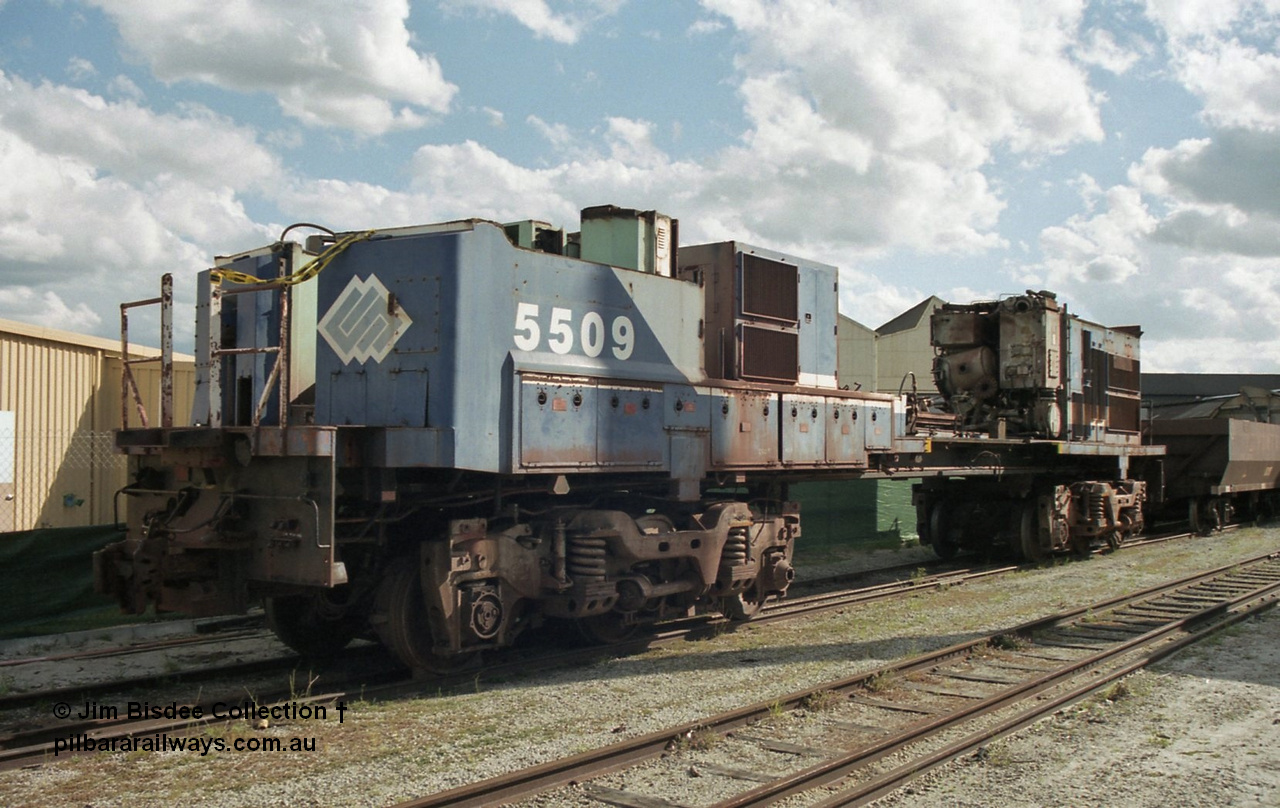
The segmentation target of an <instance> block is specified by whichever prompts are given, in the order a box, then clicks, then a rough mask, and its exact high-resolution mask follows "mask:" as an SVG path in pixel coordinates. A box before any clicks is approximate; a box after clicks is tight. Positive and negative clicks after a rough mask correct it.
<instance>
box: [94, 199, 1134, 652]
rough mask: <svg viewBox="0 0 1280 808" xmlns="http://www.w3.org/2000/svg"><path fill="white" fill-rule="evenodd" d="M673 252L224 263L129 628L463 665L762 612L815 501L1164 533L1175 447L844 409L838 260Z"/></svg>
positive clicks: (275, 251) (1050, 543) (466, 242)
mask: <svg viewBox="0 0 1280 808" xmlns="http://www.w3.org/2000/svg"><path fill="white" fill-rule="evenodd" d="M677 228H678V225H677V222H676V221H675V220H674V219H671V218H670V217H666V216H663V215H661V214H658V213H655V212H653V211H643V212H641V211H634V210H627V209H620V208H614V207H612V206H602V207H598V208H589V209H587V210H585V211H583V217H582V229H581V231H580V232H579V233H571V234H566V233H565V232H564V231H561V230H557V229H555V228H552V227H551V226H550V225H547V224H545V223H543V222H536V221H525V222H516V223H512V224H508V225H498V224H495V223H492V222H487V221H482V220H466V221H460V222H449V223H444V224H438V225H427V226H422V227H414V228H401V229H393V230H379V231H368V232H364V233H348V234H333V233H328V234H327V235H324V236H318V237H313V238H310V239H307V241H306V242H305V244H299V243H296V242H292V241H285V240H284V238H283V236H282V239H281V241H279V242H277V243H275V244H272V245H269V246H267V247H264V248H262V249H259V250H254V251H251V252H248V253H243V254H240V255H236V256H232V257H228V258H222V259H218V262H217V266H216V267H215V268H214V269H212V270H209V271H206V272H204V273H202V274H201V275H200V279H199V288H198V298H199V303H198V312H197V349H196V354H197V395H196V405H195V411H194V413H193V419H192V422H193V423H194V424H195V425H194V426H190V427H170V426H162V427H160V428H141V429H127V430H122V431H121V432H120V433H118V438H117V445H118V447H119V448H120V449H121V450H122V451H124V452H126V453H128V454H129V455H130V458H131V461H132V464H131V465H132V482H131V483H130V485H129V486H127V487H126V488H125V489H124V490H123V491H122V494H123V495H124V496H125V498H126V499H127V503H128V509H127V512H128V520H127V522H128V535H127V537H126V538H125V539H124V540H123V541H121V542H118V543H116V544H114V545H111V546H109V547H107V548H106V549H104V550H103V551H101V552H99V553H98V554H97V555H95V578H96V584H97V587H98V589H99V590H100V591H103V592H106V593H111V594H114V595H115V596H116V597H117V598H118V599H119V601H120V603H121V605H122V606H123V607H124V608H125V609H126V610H128V611H132V612H138V611H142V610H144V609H146V608H148V607H149V606H150V605H154V606H155V607H156V608H157V609H159V610H175V611H182V612H186V613H188V614H193V615H198V614H214V613H227V612H234V611H241V610H244V609H246V608H248V607H249V606H250V605H252V604H254V603H256V602H257V601H258V600H259V599H265V604H266V609H267V614H268V618H269V621H270V622H271V624H272V626H273V628H274V629H275V631H276V632H277V634H278V635H279V636H280V637H281V638H282V639H283V640H284V641H285V642H286V643H288V644H289V645H291V646H293V647H294V648H296V649H297V650H299V651H303V652H305V653H324V652H327V651H332V650H334V649H336V648H340V647H342V646H343V645H345V644H346V643H347V642H348V641H349V640H350V639H351V638H353V637H355V636H357V635H362V636H371V637H375V638H377V639H379V640H380V641H382V642H383V643H384V644H385V645H387V646H388V647H389V648H390V649H392V650H393V651H394V652H395V653H396V654H397V655H398V656H399V657H400V658H401V659H403V660H404V661H405V662H406V663H407V664H409V665H412V666H415V667H422V668H436V669H439V668H447V667H451V666H454V665H456V664H458V663H459V662H460V661H462V660H466V659H469V658H471V656H472V655H473V654H474V653H475V652H477V651H481V650H484V649H487V648H496V647H501V646H504V645H507V644H510V643H511V642H512V641H513V640H514V639H515V637H516V636H517V635H518V634H520V633H521V632H522V631H524V630H525V629H526V628H529V627H531V626H535V625H537V624H539V623H541V622H543V621H545V620H547V619H565V620H570V621H573V622H574V623H576V624H577V625H579V626H580V627H581V628H582V629H583V630H584V631H585V632H586V633H587V634H588V635H589V636H592V637H596V638H600V639H615V638H619V637H621V636H624V635H626V634H627V633H628V632H629V631H630V630H631V629H633V628H634V627H636V626H638V625H642V624H645V623H650V622H654V621H657V620H662V619H665V618H669V617H673V616H677V615H683V614H687V613H689V612H690V610H693V609H699V608H709V609H716V610H719V611H721V612H723V613H724V614H726V615H728V616H729V617H731V618H734V619H747V618H750V617H751V616H752V615H753V614H755V613H756V611H758V610H759V609H760V607H761V606H762V605H763V604H764V603H766V602H767V601H768V600H770V599H774V598H780V597H782V596H784V595H785V593H786V591H787V587H788V586H789V584H790V582H791V580H792V577H793V572H792V568H791V563H790V561H791V555H792V548H793V546H794V542H795V540H796V539H797V538H799V536H800V516H799V513H798V508H797V507H796V505H795V504H794V503H792V502H789V501H788V497H787V487H788V485H789V484H790V483H793V482H798V481H804V480H814V479H833V478H834V479H858V478H890V477H899V478H901V477H915V478H925V482H924V483H922V484H921V487H920V490H919V491H918V492H917V503H918V508H919V512H920V514H921V519H920V521H921V523H922V530H921V535H922V538H924V540H926V541H931V542H932V543H933V544H934V546H935V547H936V548H938V551H939V552H940V553H942V554H944V555H945V554H947V553H949V552H951V551H953V550H954V549H956V548H960V547H973V546H979V545H991V544H1003V545H1006V546H1008V547H1011V548H1012V549H1013V550H1014V551H1015V552H1018V553H1021V554H1024V555H1028V556H1032V557H1038V556H1039V555H1042V554H1044V553H1048V552H1053V551H1056V550H1061V549H1064V548H1070V547H1077V548H1078V547H1080V546H1084V545H1089V544H1091V543H1096V542H1100V541H1111V542H1118V541H1120V540H1121V539H1123V538H1124V536H1125V535H1128V534H1129V533H1131V532H1133V531H1134V530H1136V529H1138V527H1140V522H1141V520H1140V518H1138V517H1136V516H1135V513H1137V512H1138V511H1139V509H1140V505H1141V499H1142V496H1143V486H1142V483H1141V482H1139V481H1135V480H1131V479H1129V473H1128V472H1129V460H1130V458H1131V457H1144V456H1148V455H1154V454H1158V452H1159V450H1158V449H1154V448H1152V447H1142V446H1140V445H1139V441H1138V439H1137V435H1136V433H1131V432H1129V431H1128V430H1127V429H1122V428H1117V426H1119V425H1117V424H1110V423H1107V422H1106V419H1105V418H1103V419H1102V420H1100V421H1099V420H1097V419H1095V420H1094V421H1091V422H1090V426H1089V428H1088V429H1086V430H1083V431H1078V432H1077V431H1065V430H1064V431H1062V432H1060V433H1059V432H1058V430H1054V432H1055V434H1052V435H1046V434H1039V433H1037V432H1036V431H1035V430H1034V429H1031V430H1030V431H1028V425H1029V424H1030V425H1034V424H1036V423H1048V422H1047V421H1046V420H1045V416H1043V415H1038V416H1035V417H1038V418H1039V419H1040V420H1039V421H1035V419H1034V417H1033V418H1032V419H1031V420H1027V418H1028V416H1026V415H1025V414H1024V415H1022V416H1020V417H1021V418H1022V419H1023V420H1020V421H1017V420H1015V419H1013V418H1011V417H1010V414H1009V413H1008V412H1006V411H1005V410H1007V409H1008V407H1005V409H1004V410H1002V409H1000V408H997V409H996V410H994V420H992V421H991V423H990V424H979V423H977V422H975V421H974V420H973V419H972V418H968V417H967V414H968V413H971V412H973V411H974V408H968V409H966V408H965V406H961V403H962V401H963V399H962V397H961V395H960V392H961V391H960V390H959V388H958V387H957V388H954V389H952V390H951V394H950V397H949V399H948V400H944V401H942V402H928V401H926V400H923V399H921V398H920V397H918V396H916V395H914V394H905V395H897V396H894V395H884V394H876V393H862V392H857V391H849V390H847V389H841V388H840V387H839V386H838V379H837V371H836V368H837V362H836V323H837V313H836V308H837V273H836V270H835V268H834V267H830V266H826V265H822V264H817V263H814V262H812V261H807V260H803V259H799V258H796V257H794V256H789V255H785V254H781V253H777V252H772V251H769V250H764V249H760V248H755V247H751V246H749V245H745V244H741V243H738V242H723V243H719V244H711V245H699V246H692V247H689V246H686V247H682V248H679V249H677V243H676V241H677V238H676V234H677V232H678V229H677ZM286 232H287V231H286ZM326 232H327V231H326ZM1044 299H1047V298H1044V297H1043V296H1042V297H1039V298H1032V297H1028V298H1027V300H1028V301H1042V300H1044ZM1001 305H1003V304H1001ZM1014 305H1018V304H1016V303H1015V304H1014ZM991 316H992V315H991V313H990V312H986V313H985V314H980V315H979V316H978V319H977V320H975V323H974V324H973V330H974V333H975V334H979V335H980V336H982V340H985V341H980V343H975V346H980V345H987V344H988V343H989V336H990V333H991V330H990V329H991V326H990V323H986V324H983V323H980V322H978V320H982V318H983V317H987V318H990V317H991ZM1064 316H1065V313H1064ZM1076 322H1077V321H1075V320H1074V319H1073V318H1071V319H1070V323H1076ZM1064 327H1066V328H1068V329H1069V328H1070V327H1074V326H1071V325H1068V326H1064ZM1002 328H1003V326H1000V327H999V328H996V332H997V333H996V338H997V341H998V340H999V339H1000V337H1001V335H1002V334H1003V332H1002V330H1001V329H1002ZM1046 333H1047V332H1046ZM1064 333H1065V332H1064ZM1106 333H1107V334H1111V333H1113V332H1106ZM935 336H936V335H935ZM1131 337H1132V339H1131V343H1126V345H1127V346H1128V347H1129V348H1131V351H1132V357H1133V358H1134V359H1135V360H1136V350H1137V335H1136V334H1132V335H1131ZM975 346H969V347H970V348H971V347H975ZM940 350H942V351H943V353H944V354H946V353H947V351H948V350H949V349H948V348H947V347H946V346H943V347H942V348H940ZM1127 350H1128V348H1127ZM1064 353H1067V352H1064ZM1075 361H1076V360H1074V359H1073V360H1069V362H1068V363H1067V364H1065V365H1063V366H1062V372H1063V373H1066V374H1070V373H1072V372H1074V371H1075V367H1076V365H1075V364H1074V362H1075ZM1001 373H1004V371H1001ZM948 378H950V377H948ZM1001 381H1002V383H1004V382H1005V381H1006V380H1004V379H1002V380H1001ZM1087 386H1088V385H1085V387H1087ZM944 389H946V388H944ZM1082 389H1083V388H1082ZM1046 390H1047V388H1045V389H1040V388H1037V389H1036V392H1035V393H1034V395H1033V396H1032V398H1034V399H1035V400H1036V401H1038V400H1039V396H1041V395H1042V394H1045V393H1046ZM1069 394H1070V391H1068V395H1069ZM1024 397H1025V396H1024ZM1016 398H1017V396H1014V399H1016ZM1014 399H1010V401H1014ZM1019 400H1020V399H1019ZM939 404H940V405H941V406H939ZM1002 406H1003V405H1002ZM1011 406H1013V408H1014V410H1017V411H1019V412H1021V411H1022V409H1025V408H1024V407H1022V406H1021V405H1016V402H1015V405H1011ZM1104 407H1105V402H1104ZM1029 411H1030V412H1036V408H1035V405H1034V404H1033V405H1032V406H1031V408H1030V410H1029ZM984 412H986V410H984ZM1072 423H1074V422H1072ZM1010 424H1013V426H1014V428H1012V429H1010V428H1009V427H1010ZM975 493H979V494H981V496H982V497H983V498H985V500H986V502H987V504H986V505H984V506H982V507H976V508H975V507H972V506H973V505H974V502H973V500H974V494H975Z"/></svg>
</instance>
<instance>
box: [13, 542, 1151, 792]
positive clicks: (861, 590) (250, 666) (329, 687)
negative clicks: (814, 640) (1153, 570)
mask: <svg viewBox="0 0 1280 808" xmlns="http://www.w3.org/2000/svg"><path fill="white" fill-rule="evenodd" d="M1175 537H1176V536H1175ZM1168 538H1170V536H1164V537H1156V538H1154V539H1152V541H1163V540H1167V539H1168ZM1029 566H1034V565H987V566H978V567H959V568H957V567H954V565H953V564H950V563H948V562H932V563H910V564H903V565H897V566H894V567H888V568H879V569H875V570H867V571H862V572H858V573H844V574H839V575H834V576H829V577H826V578H822V579H814V580H812V581H810V582H809V587H808V588H815V587H821V586H824V585H831V584H835V583H840V582H844V581H849V580H865V579H867V578H868V577H883V576H886V575H889V576H895V575H896V576H901V577H897V578H895V579H894V580H890V581H887V582H883V583H877V584H872V585H868V586H863V587H857V588H854V589H847V590H839V591H833V592H820V593H816V594H813V595H808V596H805V597H801V598H794V599H789V600H786V601H782V602H778V603H771V604H768V605H767V606H766V607H765V608H764V609H763V610H762V612H761V613H760V614H759V615H757V616H756V617H755V618H754V619H753V620H751V621H749V622H746V623H733V622H731V621H729V620H726V619H724V618H721V617H713V616H698V617H692V618H687V619H685V620H682V621H677V622H674V623H668V624H664V625H662V626H660V627H658V628H657V629H656V630H654V631H651V632H647V633H645V634H643V635H642V636H639V637H636V638H634V639H631V640H627V641H623V642H618V643H613V644H610V645H608V646H591V647H586V648H573V649H568V650H564V649H556V650H551V651H547V650H545V649H544V648H539V649H537V650H534V651H532V652H530V651H529V650H527V649H520V648H513V649H508V650H506V651H504V652H503V654H502V655H501V657H499V658H498V659H496V660H494V661H492V662H491V663H490V664H486V665H485V666H484V667H483V668H479V669H468V670H465V671H462V672H459V673H457V674H454V675H438V676H429V677H421V678H413V679H409V678H406V677H405V676H404V674H403V669H402V668H400V666H399V665H398V663H395V662H391V661H386V660H383V663H382V664H379V660H380V659H382V655H381V654H380V652H379V649H378V648H377V647H376V646H363V647H359V648H353V649H349V653H348V654H347V655H345V656H344V657H343V659H342V660H341V662H342V663H346V662H348V661H351V660H355V661H354V662H353V663H352V664H353V665H354V666H355V667H356V670H355V671H354V672H351V671H345V672H344V671H343V670H342V665H339V666H336V667H335V666H331V667H329V668H327V669H325V668H321V669H320V670H321V671H322V674H321V677H320V680H319V681H320V683H321V685H322V687H323V688H324V692H323V693H320V694H319V695H314V696H313V695H311V688H310V684H311V682H310V681H308V680H309V679H310V678H311V677H312V676H313V675H314V672H315V671H316V670H317V669H316V668H314V667H311V668H308V669H307V671H306V672H300V670H301V669H300V668H299V661H300V660H299V658H298V657H296V656H287V657H282V658H275V659H267V660H256V661H251V662H246V663H234V664H226V665H220V666H213V667H204V668H201V669H199V670H191V671H174V672H167V673H165V674H162V675H159V676H154V677H150V676H149V677H138V678H134V679H129V680H115V681H111V682H103V683H97V684H93V685H87V686H73V687H67V688H59V689H57V690H45V691H40V692H34V693H25V694H23V693H20V694H9V695H6V696H3V697H0V710H9V709H15V708H18V707H30V706H33V705H46V706H47V705H49V704H54V703H67V704H71V703H75V704H79V703H81V702H85V701H100V700H103V699H104V698H105V697H107V696H109V695H110V694H118V693H121V692H135V693H136V692H149V691H151V690H154V689H155V688H156V687H158V686H159V685H160V684H163V685H165V686H172V685H173V684H175V683H177V682H201V683H212V682H215V681H220V682H223V683H230V685H224V686H222V687H213V686H210V687H209V691H210V692H211V693H214V692H217V693H220V694H221V695H210V696H209V697H208V698H204V699H202V700H201V701H199V702H192V703H184V704H181V705H179V706H186V707H189V708H195V707H199V708H200V709H201V712H202V714H203V716H206V717H208V716H211V715H212V714H213V712H214V711H213V705H215V704H216V703H218V702H219V701H223V702H225V701H226V700H227V699H228V698H234V692H239V693H241V694H242V693H243V692H244V688H243V687H242V686H241V685H240V683H239V682H238V681H237V677H246V676H258V677H261V676H267V675H271V674H281V675H286V676H289V677H290V678H291V680H296V677H298V676H302V679H303V680H304V683H305V684H306V685H307V686H306V687H305V692H306V696H305V699H304V701H302V702H299V700H298V697H297V696H296V695H295V692H294V691H295V690H296V689H297V683H296V681H290V683H289V686H288V687H286V688H270V689H267V690H264V691H262V692H261V693H260V696H261V698H260V701H261V703H262V704H266V705H289V704H297V703H306V704H329V703H336V702H338V701H340V700H342V699H343V698H349V697H352V696H353V695H356V694H357V693H356V692H358V695H359V696H361V697H364V698H369V697H375V696H376V697H378V698H401V697H407V696H412V695H417V694H420V693H423V692H430V691H439V690H442V689H444V690H447V689H451V688H456V687H459V686H475V685H476V683H477V682H478V681H479V680H480V678H481V677H482V676H488V677H493V678H499V677H509V676H513V675H521V674H527V673H529V672H531V671H539V670H548V669H555V668H562V667H566V666H574V665H581V664H587V663H590V662H593V661H595V660H598V659H599V658H600V657H601V656H602V655H610V656H627V655H631V654H637V653H642V652H644V651H647V650H650V649H652V648H655V647H659V646H662V645H672V644H676V643H680V642H684V641H687V640H689V639H693V638H698V637H700V636H709V635H714V634H719V633H723V632H725V631H732V630H735V629H736V628H737V627H739V626H759V625H765V624H770V623H777V622H785V621H789V620H796V619H801V618H804V617H808V616H813V615H817V614H821V613H823V612H828V611H833V610H839V609H843V608H848V607H850V606H856V605H859V604H864V603H869V602H872V601H876V600H884V599H889V598H895V597H904V596H909V595H911V594H916V593H919V592H922V591H927V590H930V589H937V588H941V587H950V586H956V585H962V584H963V583H965V582H967V581H972V580H977V579H981V578H986V577H991V576H997V575H1002V574H1007V573H1010V572H1014V571H1017V570H1020V569H1026V568H1028V567H1029ZM948 567H950V568H948ZM930 568H935V569H937V568H941V569H942V571H940V572H934V573H928V572H927V570H928V569H930ZM126 650H132V649H126ZM335 674H336V675H335ZM201 687H202V691H203V690H204V688H205V685H204V684H202V686H201ZM233 691H234V692H233ZM207 722H208V719H207V718H206V719H205V720H203V721H193V720H190V719H181V718H174V719H165V720H143V721H139V720H136V719H132V718H129V717H128V716H127V715H122V716H118V717H107V718H90V719H86V720H84V721H81V722H78V723H72V724H68V723H66V722H65V721H64V722H61V723H58V724H56V725H44V726H37V727H34V728H24V729H21V730H18V731H13V732H10V733H9V734H7V735H0V769H10V768H14V767H19V766H25V765H31V764H32V763H33V762H39V761H42V760H45V759H46V758H47V756H48V755H49V753H50V752H52V751H53V745H54V742H55V740H56V739H57V738H59V737H65V736H66V735H67V734H68V733H83V734H85V735H86V736H87V737H92V738H95V739H110V738H124V737H133V736H138V735H145V734H154V733H161V732H168V733H181V732H184V731H187V730H189V729H190V728H191V727H192V726H193V725H196V724H203V723H207Z"/></svg>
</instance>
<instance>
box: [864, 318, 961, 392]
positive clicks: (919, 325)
mask: <svg viewBox="0 0 1280 808" xmlns="http://www.w3.org/2000/svg"><path fill="white" fill-rule="evenodd" d="M945 302H946V301H944V300H943V299H942V298H940V297H928V298H925V299H924V300H922V301H920V302H919V303H917V304H916V305H914V306H912V307H911V308H909V309H907V310H906V311H905V312H903V313H902V314H899V315H898V316H897V317H894V318H893V319H892V320H890V321H889V322H887V323H885V324H884V325H882V326H880V327H879V328H877V329H876V391H877V392H880V393H897V392H898V390H900V389H903V390H910V389H911V382H910V381H906V379H907V374H908V373H914V374H915V377H916V389H917V390H919V391H920V392H921V393H936V392H938V388H937V387H936V386H935V385H934V383H933V345H932V344H930V341H929V340H930V333H929V318H930V317H932V316H933V312H934V310H935V309H937V308H938V307H940V306H942V305H944V304H945ZM904 385H905V387H904Z"/></svg>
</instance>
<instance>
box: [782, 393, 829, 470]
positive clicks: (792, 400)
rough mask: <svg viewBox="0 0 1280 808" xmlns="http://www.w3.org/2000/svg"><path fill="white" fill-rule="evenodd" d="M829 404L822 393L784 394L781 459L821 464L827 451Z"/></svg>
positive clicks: (787, 462)
mask: <svg viewBox="0 0 1280 808" xmlns="http://www.w3.org/2000/svg"><path fill="white" fill-rule="evenodd" d="M826 416H827V406H826V399H825V398H824V397H822V396H802V395H794V394H791V393H784V394H783V396H782V462H783V463H785V464H794V465H802V466H812V465H819V464H821V463H824V462H825V461H826V454H827V417H826Z"/></svg>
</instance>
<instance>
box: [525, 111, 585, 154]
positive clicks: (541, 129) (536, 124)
mask: <svg viewBox="0 0 1280 808" xmlns="http://www.w3.org/2000/svg"><path fill="white" fill-rule="evenodd" d="M525 122H526V123H528V124H529V125H530V126H532V127H533V128H534V130H535V131H537V133H538V134H539V135H542V137H544V138H545V139H546V141H547V142H548V143H550V144H551V145H552V146H554V147H555V148H557V149H564V148H567V147H568V146H569V145H570V144H572V143H573V133H572V132H570V131H569V127H568V126H566V125H564V124H562V123H547V122H546V121H544V120H542V119H541V118H539V117H538V116H537V115H530V116H529V117H528V118H526V119H525Z"/></svg>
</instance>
